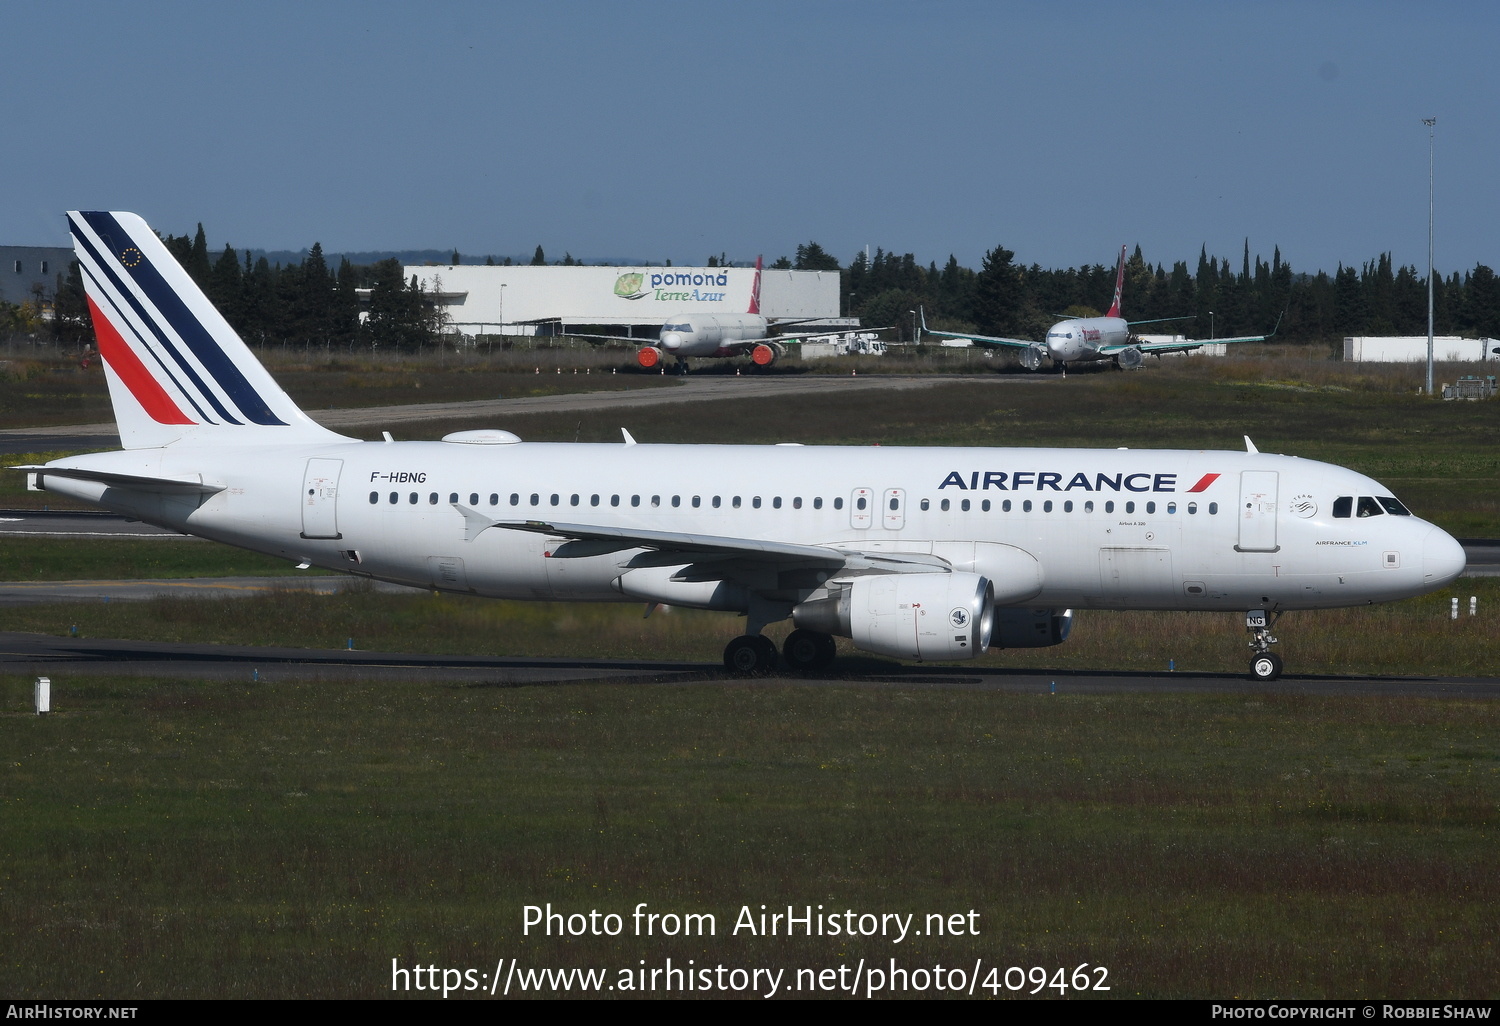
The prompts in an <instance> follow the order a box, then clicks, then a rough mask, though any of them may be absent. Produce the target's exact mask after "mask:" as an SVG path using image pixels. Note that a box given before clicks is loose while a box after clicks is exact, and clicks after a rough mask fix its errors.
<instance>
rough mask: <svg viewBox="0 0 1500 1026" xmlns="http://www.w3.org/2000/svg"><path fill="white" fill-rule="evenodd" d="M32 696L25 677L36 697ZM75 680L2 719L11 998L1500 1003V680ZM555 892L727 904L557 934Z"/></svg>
mask: <svg viewBox="0 0 1500 1026" xmlns="http://www.w3.org/2000/svg"><path fill="white" fill-rule="evenodd" d="M28 688H29V682H28V681H25V680H22V679H18V678H15V677H10V678H5V679H3V681H0V693H3V694H4V697H5V701H4V706H5V708H6V709H7V710H15V709H18V708H20V707H23V706H25V705H26V703H27V701H28V694H29V693H28ZM54 702H55V705H56V707H57V708H58V709H59V711H58V712H57V713H55V714H54V715H52V716H50V717H46V718H37V717H34V716H24V715H20V714H16V713H8V714H7V715H6V719H7V721H8V722H7V725H6V726H5V728H4V729H3V730H0V765H3V766H4V771H3V773H0V802H3V808H4V822H5V830H4V831H3V833H0V859H3V861H0V952H3V955H0V991H3V992H5V993H6V994H8V995H10V996H13V997H17V998H20V997H32V996H41V995H49V996H57V995H68V996H72V997H92V996H102V997H118V998H126V999H129V998H133V997H192V996H203V997H232V996H244V997H292V996H299V997H373V996H380V995H382V994H387V993H389V987H390V979H391V976H390V966H391V959H392V958H398V959H400V961H401V964H402V965H403V966H411V965H413V964H421V965H429V964H431V965H437V966H439V967H443V968H458V969H469V968H472V969H475V970H477V971H478V972H488V971H490V970H491V967H493V966H494V964H495V961H496V959H498V958H501V957H505V958H519V959H520V960H521V961H522V964H523V966H526V967H530V968H538V967H551V968H561V967H567V966H584V967H603V968H609V969H610V970H611V976H610V979H614V978H615V977H614V971H615V970H618V969H624V968H629V969H635V968H637V967H638V965H639V963H640V961H641V960H644V961H645V964H646V965H648V966H654V967H659V966H661V965H663V964H664V962H665V960H666V958H668V957H671V958H672V959H674V961H675V963H676V964H677V965H678V966H682V965H683V964H684V963H685V962H686V960H687V959H695V960H696V961H697V964H699V965H715V964H724V965H727V966H731V967H741V966H746V967H753V966H771V967H775V966H782V967H787V968H788V969H791V970H794V969H796V968H799V967H811V968H815V969H822V968H828V967H837V966H839V965H849V966H851V967H852V966H853V964H854V962H855V961H856V960H857V959H859V958H866V959H869V960H871V962H872V963H875V962H878V963H879V964H885V960H886V959H889V958H892V957H894V958H897V959H898V960H899V961H900V963H901V964H903V965H905V966H907V967H909V968H915V967H918V966H927V967H931V966H932V965H933V964H934V963H941V964H945V965H948V966H954V965H959V966H964V967H966V968H967V967H968V966H970V965H972V964H973V962H974V960H975V959H983V960H984V963H985V965H986V966H998V967H1000V968H1001V969H1002V971H1003V968H1004V967H1007V966H1011V965H1016V966H1021V967H1031V966H1043V967H1048V968H1049V971H1050V969H1053V968H1056V967H1066V968H1067V969H1068V970H1069V971H1071V970H1072V968H1073V967H1075V966H1077V965H1078V964H1079V963H1085V962H1086V963H1089V964H1091V965H1102V966H1105V967H1107V968H1108V969H1109V979H1108V983H1109V984H1110V985H1111V987H1112V988H1113V989H1112V991H1111V992H1110V996H1113V997H1126V996H1137V995H1140V996H1165V997H1193V996H1199V997H1202V996H1224V997H1228V996H1241V997H1283V998H1285V997H1296V996H1303V997H1315V996H1339V997H1346V998H1352V997H1403V996H1408V997H1417V996H1421V997H1433V996H1453V997H1457V996H1468V997H1484V996H1490V995H1493V993H1494V985H1495V979H1496V972H1497V969H1500V953H1497V951H1496V939H1495V934H1494V909H1495V908H1496V907H1497V904H1500V877H1497V875H1496V874H1495V873H1494V870H1493V860H1494V851H1495V842H1496V827H1497V816H1500V743H1497V738H1500V730H1497V728H1500V705H1497V704H1496V703H1494V702H1465V701H1425V700H1420V699H1373V698H1372V699H1358V698H1355V699H1349V698H1341V699H1316V698H1297V697H1289V696H1277V695H1275V694H1264V695H1253V696H1243V695H1242V696H1224V697H1185V696H1165V695H1157V696H1149V695H1148V696H1140V695H1136V696H1125V695H1120V696H1107V697H1087V698H1085V697H1077V696H1073V697H1070V696H1068V695H1066V694H1059V695H1056V696H1050V695H1045V694H1037V695H1034V696H1033V695H1003V694H996V693H988V692H978V691H969V690H962V689H929V690H921V689H910V688H907V689H902V688H892V687H854V686H844V685H829V686H824V687H783V686H758V685H755V684H726V685H694V686H679V687H662V686H642V685H634V686H632V685H623V686H622V685H561V686H548V687H529V688H504V687H484V686H451V685H435V684H424V683H422V682H420V681H413V682H411V683H407V684H389V683H383V684H364V683H360V684H339V685H330V684H274V683H273V684H260V685H252V684H250V683H248V682H247V683H244V684H219V683H214V684H208V683H197V682H192V681H187V682H184V681H168V680H141V679H129V680H125V679H118V680H111V679H93V680H82V679H80V680H76V681H69V682H67V683H64V684H60V685H59V686H58V687H57V690H56V693H55V697H54ZM546 902H551V903H552V904H553V905H554V907H556V908H558V909H561V910H563V911H567V912H573V911H580V912H585V913H586V912H588V911H589V910H591V909H598V910H600V911H601V912H617V913H621V914H622V915H626V916H628V914H629V912H630V911H631V910H632V909H633V908H634V907H635V905H636V903H637V902H647V903H649V906H650V908H651V909H652V910H654V911H658V912H670V911H675V912H678V913H687V912H696V913H702V912H710V913H714V914H715V915H716V916H717V917H718V923H717V925H718V932H717V935H716V936H714V937H713V938H701V939H700V938H693V939H690V940H689V939H684V938H678V939H663V938H659V937H658V938H651V939H637V938H634V937H630V936H621V937H619V938H606V937H598V938H595V937H579V938H568V939H557V938H553V939H550V940H549V939H546V938H543V937H538V936H536V935H533V936H531V937H525V936H523V935H522V932H521V918H522V906H524V905H527V904H543V903H546ZM761 904H766V905H768V906H770V907H771V908H772V909H773V910H774V909H775V908H776V907H778V906H780V907H785V906H786V905H788V904H790V905H795V906H797V907H798V908H799V909H800V908H801V907H802V906H805V905H813V906H816V905H818V904H823V905H825V906H826V907H827V908H829V909H831V910H840V911H842V910H844V909H846V908H847V909H853V910H855V911H856V912H867V911H869V912H899V913H908V912H910V913H916V914H917V920H918V922H921V921H922V920H923V917H924V916H925V915H926V914H927V913H931V912H941V913H953V912H967V911H969V910H970V909H973V910H976V911H978V912H979V914H980V918H979V919H978V920H977V924H978V927H979V936H978V937H953V938H933V937H927V938H911V939H908V940H907V941H906V942H905V943H903V944H900V945H894V944H892V943H890V942H889V941H884V940H880V939H878V938H875V939H856V940H854V941H845V940H843V939H831V938H811V939H806V938H802V937H798V938H795V939H787V938H785V937H778V938H774V939H771V938H752V937H749V936H746V935H744V934H742V935H740V936H738V937H735V936H731V935H730V928H731V925H732V924H733V922H734V919H735V916H736V914H737V913H738V911H739V909H740V908H741V906H744V905H749V906H750V907H751V908H752V909H753V910H756V911H758V908H759V906H760V905H761ZM627 922H628V919H627ZM980 993H981V994H983V993H984V991H983V990H981V991H980ZM1002 993H1005V992H1004V991H1002ZM1054 993H1055V992H1054ZM424 996H426V995H424Z"/></svg>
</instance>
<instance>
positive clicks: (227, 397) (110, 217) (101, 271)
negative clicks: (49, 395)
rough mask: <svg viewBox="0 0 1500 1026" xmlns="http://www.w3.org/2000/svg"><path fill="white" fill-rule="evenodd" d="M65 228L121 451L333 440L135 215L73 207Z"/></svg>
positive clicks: (330, 432) (327, 431)
mask: <svg viewBox="0 0 1500 1026" xmlns="http://www.w3.org/2000/svg"><path fill="white" fill-rule="evenodd" d="M68 225H69V228H70V230H71V231H72V234H73V249H74V252H75V253H76V254H77V257H78V262H79V265H80V266H81V268H82V272H83V282H84V291H85V292H86V293H87V296H88V304H89V313H90V314H91V316H92V317H93V322H94V334H95V335H96V336H97V338H98V342H99V354H100V355H101V356H102V357H103V358H104V372H105V378H106V380H107V381H108V383H109V396H110V400H111V402H112V403H113V405H114V410H115V421H116V423H117V424H118V425H119V429H120V442H121V444H122V445H123V446H124V447H125V448H127V449H142V448H154V447H157V446H163V445H170V444H171V443H173V442H176V441H181V440H184V439H192V440H194V441H195V442H199V443H201V442H207V441H209V440H210V439H211V440H212V441H213V442H214V443H215V444H217V443H221V442H222V443H228V444H242V443H249V444H267V443H278V442H285V443H288V444H291V443H297V442H321V441H332V440H335V439H340V438H342V437H343V436H341V435H339V434H337V433H335V432H333V431H330V430H328V429H327V428H325V427H323V426H321V425H319V424H317V423H316V422H314V421H312V420H310V419H309V418H308V416H307V415H306V414H305V413H303V412H302V411H301V410H300V409H298V408H297V404H296V403H294V402H293V401H292V399H291V397H290V396H288V395H287V394H286V393H285V392H284V391H282V389H281V386H280V385H278V384H276V381H275V380H274V379H273V378H272V377H271V375H270V373H269V372H267V370H266V369H265V367H263V366H261V363H260V361H259V360H257V359H256V358H255V356H254V354H252V353H251V352H250V349H249V347H247V346H246V345H245V343H244V341H243V340H242V339H241V338H240V337H239V335H238V334H236V332H235V330H234V329H233V328H231V327H230V326H229V322H228V321H226V320H224V318H223V316H222V315H221V314H220V313H219V311H218V310H216V309H215V308H214V305H213V303H211V302H210V301H209V299H208V297H207V296H206V295H204V294H203V290H202V289H200V288H199V287H198V286H197V284H196V283H195V282H194V281H193V279H192V278H190V277H189V276H188V273H187V271H185V270H183V268H182V265H180V264H179V263H178V262H177V261H176V260H175V259H174V258H173V257H172V254H171V253H169V252H168V251H167V247H166V246H164V245H163V244H162V242H161V240H160V239H159V238H157V236H156V233H155V232H153V231H152V230H151V228H150V226H149V225H147V224H146V222H145V221H144V220H142V219H141V218H140V217H138V216H136V215H135V214H128V213H123V212H107V211H100V210H86V211H76V210H75V211H69V212H68Z"/></svg>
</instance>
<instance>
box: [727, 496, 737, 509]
mask: <svg viewBox="0 0 1500 1026" xmlns="http://www.w3.org/2000/svg"><path fill="white" fill-rule="evenodd" d="M729 504H730V505H731V506H733V507H734V508H735V509H739V508H740V497H739V496H738V495H736V496H735V497H734V498H733V499H731V500H729Z"/></svg>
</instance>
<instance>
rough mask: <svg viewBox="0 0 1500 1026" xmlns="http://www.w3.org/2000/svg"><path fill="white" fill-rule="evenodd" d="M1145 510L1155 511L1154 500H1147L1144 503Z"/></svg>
mask: <svg viewBox="0 0 1500 1026" xmlns="http://www.w3.org/2000/svg"><path fill="white" fill-rule="evenodd" d="M1146 512H1147V513H1155V512H1156V503H1154V502H1148V503H1146Z"/></svg>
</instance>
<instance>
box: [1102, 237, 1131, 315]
mask: <svg viewBox="0 0 1500 1026" xmlns="http://www.w3.org/2000/svg"><path fill="white" fill-rule="evenodd" d="M1125 249H1126V247H1124V246H1121V247H1120V263H1119V266H1118V267H1116V268H1115V301H1114V302H1113V303H1111V304H1110V305H1109V313H1107V314H1105V315H1104V316H1106V317H1118V316H1120V293H1121V292H1122V291H1124V289H1125Z"/></svg>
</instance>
